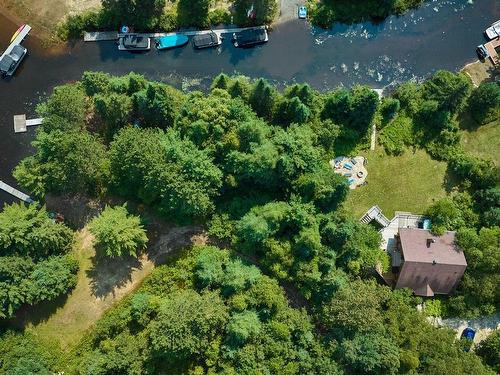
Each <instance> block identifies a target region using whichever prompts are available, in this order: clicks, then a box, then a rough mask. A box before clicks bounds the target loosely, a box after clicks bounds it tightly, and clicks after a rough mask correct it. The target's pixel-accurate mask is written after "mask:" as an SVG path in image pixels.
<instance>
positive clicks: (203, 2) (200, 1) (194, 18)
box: [177, 0, 211, 27]
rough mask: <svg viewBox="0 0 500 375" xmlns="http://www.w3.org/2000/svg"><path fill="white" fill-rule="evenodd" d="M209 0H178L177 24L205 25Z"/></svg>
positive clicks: (206, 23) (206, 24)
mask: <svg viewBox="0 0 500 375" xmlns="http://www.w3.org/2000/svg"><path fill="white" fill-rule="evenodd" d="M210 4H211V0H179V1H178V3H177V18H178V23H179V25H182V26H198V27H207V26H208V25H209V20H208V11H209V9H210Z"/></svg>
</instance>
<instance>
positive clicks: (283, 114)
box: [275, 96, 311, 125]
mask: <svg viewBox="0 0 500 375" xmlns="http://www.w3.org/2000/svg"><path fill="white" fill-rule="evenodd" d="M310 116H311V111H310V110H309V108H308V107H307V106H306V105H305V104H303V103H302V102H301V101H300V99H299V98H298V97H296V96H295V97H293V98H292V99H283V100H282V101H281V102H280V103H279V105H278V108H277V109H276V115H275V121H276V122H278V123H279V124H283V125H290V124H292V123H293V124H303V123H306V122H307V121H308V120H309V117H310Z"/></svg>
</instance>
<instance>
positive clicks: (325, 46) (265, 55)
mask: <svg viewBox="0 0 500 375" xmlns="http://www.w3.org/2000/svg"><path fill="white" fill-rule="evenodd" d="M499 18H500V2H499V1H498V0H475V1H467V0H435V1H429V2H427V3H425V5H423V6H422V7H420V8H418V9H416V10H412V11H410V12H408V13H406V14H405V15H403V16H401V17H389V18H387V19H386V20H385V21H384V22H382V23H380V24H377V25H374V24H371V23H362V24H356V25H352V26H348V25H337V26H335V27H334V28H333V29H332V30H327V31H325V30H318V29H315V28H312V27H310V25H308V24H307V23H306V22H304V21H302V20H292V21H288V22H285V23H282V24H279V25H278V26H276V27H275V28H274V30H273V31H272V32H271V33H270V40H269V42H268V43H267V44H265V45H262V46H259V47H256V48H253V49H244V50H242V49H236V48H233V47H232V45H231V43H230V40H229V39H230V38H229V36H228V37H227V38H226V40H225V41H224V43H223V45H222V46H221V48H219V49H218V50H202V51H196V50H193V49H192V48H191V47H190V46H189V47H186V48H182V49H177V50H171V51H166V52H160V53H159V52H157V51H156V50H152V51H150V52H148V53H144V54H130V53H127V52H120V51H118V50H117V48H116V45H115V43H114V42H100V43H83V42H81V41H73V42H70V43H67V45H66V46H65V48H62V49H59V51H58V52H57V53H55V52H54V51H50V50H44V49H43V48H42V47H41V45H40V43H39V41H38V40H37V39H36V38H33V37H31V38H28V39H27V40H26V41H25V42H24V45H25V46H26V47H27V48H28V49H29V55H28V56H27V58H26V59H25V60H24V61H23V63H22V65H21V67H20V68H19V69H18V71H17V72H16V75H15V76H14V77H13V78H12V79H10V80H0V180H4V181H5V182H7V183H10V184H12V185H14V186H16V184H15V181H14V179H13V177H12V169H13V168H14V166H15V165H16V164H17V163H18V162H19V161H20V160H21V159H22V158H24V157H25V156H26V155H28V154H29V153H30V152H32V149H31V146H30V141H31V140H32V139H33V136H34V133H35V129H29V130H28V132H27V133H24V134H14V132H13V120H12V118H13V115H14V114H22V113H26V114H27V115H28V118H30V117H33V116H34V115H35V113H34V112H35V106H36V104H37V103H39V102H40V101H41V100H42V99H43V98H44V97H46V96H47V95H48V94H49V93H50V90H51V89H52V88H53V87H54V86H56V85H59V84H62V83H65V82H70V81H75V80H78V79H79V78H80V77H81V75H82V73H83V72H84V71H86V70H100V71H106V72H109V73H112V74H124V73H128V72H130V71H135V72H138V73H142V74H145V75H146V76H147V77H148V78H151V79H155V80H162V81H165V82H169V83H172V84H174V85H176V86H178V87H182V88H188V87H193V88H204V87H206V86H207V84H208V83H209V82H210V79H211V77H213V76H214V75H216V74H218V73H220V72H226V73H229V74H231V73H241V74H244V75H247V76H250V77H265V78H268V79H269V80H272V81H273V82H274V83H275V84H276V85H278V86H281V85H283V84H285V83H289V82H308V83H309V84H311V85H312V86H313V87H315V88H317V89H319V90H322V91H324V90H329V89H332V88H335V87H337V86H340V85H342V86H352V85H353V84H356V83H360V84H368V85H370V86H372V87H374V88H382V87H385V86H387V85H390V84H393V83H397V82H402V81H405V80H410V79H413V80H420V79H423V78H425V77H427V76H428V75H429V74H431V73H432V72H434V71H436V70H437V69H449V70H458V69H460V68H461V67H462V66H464V65H465V64H466V63H468V62H470V61H473V60H475V59H476V56H475V51H474V50H475V47H476V46H477V45H478V44H481V43H483V36H482V32H483V31H484V30H485V28H486V27H487V26H489V25H490V24H491V23H492V22H493V21H495V20H497V19H499ZM16 29H17V25H14V24H13V23H12V22H11V21H9V20H8V19H6V18H5V17H3V16H2V15H0V45H1V46H7V45H8V43H9V40H10V37H11V35H12V34H13V33H14V31H15V30H16ZM34 32H35V33H36V30H35V31H34ZM10 201H11V198H10V197H8V196H7V195H6V194H5V193H3V192H0V205H1V204H2V203H3V202H10Z"/></svg>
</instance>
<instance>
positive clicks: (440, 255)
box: [399, 228, 467, 266]
mask: <svg viewBox="0 0 500 375" xmlns="http://www.w3.org/2000/svg"><path fill="white" fill-rule="evenodd" d="M399 238H400V240H401V251H402V253H403V258H404V261H405V262H418V263H433V262H436V263H437V264H452V265H463V266H466V265H467V262H466V260H465V256H464V253H463V251H462V250H461V249H459V248H458V247H457V245H455V232H445V233H444V234H443V235H442V236H434V235H433V234H432V233H431V232H430V231H428V230H425V229H416V228H400V229H399ZM428 245H429V246H428Z"/></svg>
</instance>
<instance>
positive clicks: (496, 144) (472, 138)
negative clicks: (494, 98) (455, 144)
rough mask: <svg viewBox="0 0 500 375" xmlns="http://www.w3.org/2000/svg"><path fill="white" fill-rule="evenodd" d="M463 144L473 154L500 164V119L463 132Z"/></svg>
mask: <svg viewBox="0 0 500 375" xmlns="http://www.w3.org/2000/svg"><path fill="white" fill-rule="evenodd" d="M462 145H463V147H464V149H465V150H467V151H469V152H471V153H472V154H474V155H476V156H479V157H482V158H485V159H491V160H493V162H494V163H495V164H496V165H497V166H498V165H500V121H493V122H490V123H489V124H486V125H482V126H480V127H478V128H476V129H466V130H464V131H463V133H462Z"/></svg>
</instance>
